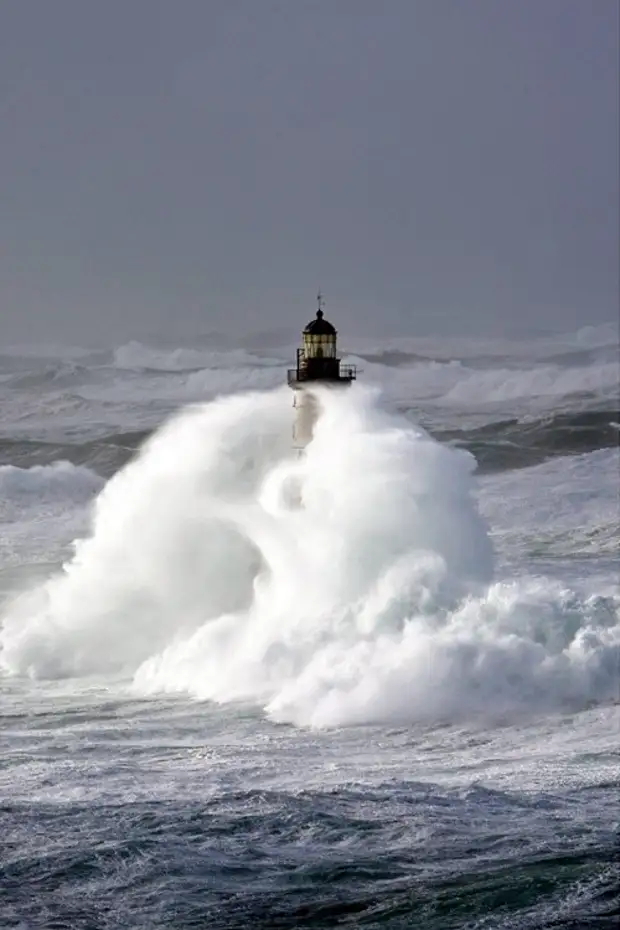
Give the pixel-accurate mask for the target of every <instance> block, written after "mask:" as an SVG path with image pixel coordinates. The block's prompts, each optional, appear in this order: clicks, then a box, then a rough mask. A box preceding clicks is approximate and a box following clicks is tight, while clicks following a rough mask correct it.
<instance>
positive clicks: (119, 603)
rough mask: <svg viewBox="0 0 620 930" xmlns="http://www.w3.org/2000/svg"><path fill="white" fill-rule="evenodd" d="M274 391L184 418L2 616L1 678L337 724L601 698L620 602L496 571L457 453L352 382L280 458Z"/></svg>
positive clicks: (617, 634) (118, 480)
mask: <svg viewBox="0 0 620 930" xmlns="http://www.w3.org/2000/svg"><path fill="white" fill-rule="evenodd" d="M289 403H290V398H289V397H288V396H287V394H286V393H285V392H284V391H275V392H268V393H262V394H249V395H238V396H233V397H228V398H224V399H220V400H218V401H215V402H212V403H210V404H207V405H201V406H197V407H195V408H192V409H190V410H188V411H185V412H184V413H182V414H181V415H180V416H178V417H176V418H174V419H173V420H172V421H170V422H169V423H168V424H166V425H165V426H164V427H163V428H162V429H161V430H159V431H158V432H157V433H155V434H154V435H153V436H152V437H151V438H150V440H149V441H148V442H147V443H146V445H145V447H144V449H143V450H142V452H141V453H140V455H139V456H138V457H137V458H136V459H135V460H134V461H132V462H131V463H130V464H129V465H128V466H126V467H125V468H124V469H123V470H121V471H120V472H118V473H117V474H116V475H115V476H114V477H113V478H112V479H111V480H110V481H109V482H108V484H107V485H106V487H105V488H104V489H103V491H102V492H101V494H100V495H99V497H98V498H97V500H96V504H95V512H94V517H93V526H92V533H91V535H90V536H89V537H88V538H85V539H83V540H80V541H79V542H77V543H76V545H75V553H74V556H73V558H72V559H71V560H70V561H69V562H68V563H67V564H66V565H65V567H64V569H63V571H62V572H61V573H60V574H59V575H57V576H54V577H52V578H51V579H50V580H49V581H48V582H47V583H46V584H44V585H43V586H41V587H38V588H36V589H35V590H33V591H30V592H27V593H25V594H24V595H22V596H21V597H19V598H18V599H17V600H16V601H14V602H13V603H12V604H11V605H9V607H8V609H7V610H6V612H5V615H4V617H3V620H2V631H1V633H0V645H1V651H0V663H1V665H2V667H3V668H4V669H5V671H6V672H8V673H12V674H29V675H32V676H36V677H57V676H83V675H88V674H92V673H98V674H102V673H103V674H108V673H111V672H114V673H118V672H121V673H124V674H126V675H128V676H130V678H131V681H132V688H134V689H136V690H138V691H141V692H143V693H145V692H146V693H155V692H161V691H164V692H170V693H172V692H179V693H182V692H185V693H189V694H192V695H195V696H197V697H199V698H202V699H210V700H213V701H219V702H222V701H231V700H246V701H252V702H255V703H257V704H260V705H261V706H263V707H265V708H266V711H267V713H269V714H270V715H271V716H273V717H274V718H275V719H278V720H285V721H291V722H294V723H297V724H302V725H313V726H326V725H344V724H350V723H357V722H361V721H368V720H385V719H389V720H393V719H399V720H401V719H407V720H410V719H428V718H430V719H440V718H445V717H449V718H454V717H459V716H462V715H469V714H479V713H488V712H489V710H490V709H492V711H493V712H494V713H499V714H512V713H521V712H524V711H526V710H532V709H534V710H536V709H541V708H549V707H551V708H553V707H564V706H566V704H567V703H569V704H570V703H571V702H572V703H577V705H580V704H582V703H584V702H586V703H587V702H590V701H605V700H609V699H612V698H613V697H614V696H615V693H616V689H617V682H616V669H617V662H618V656H619V649H620V624H619V623H618V604H617V602H616V600H615V599H614V598H612V597H606V598H603V597H592V596H590V597H586V596H582V595H579V593H577V592H575V591H571V590H568V589H567V588H566V587H562V586H559V585H553V584H551V583H550V582H548V581H541V580H530V581H511V582H507V581H502V579H498V578H495V577H494V569H493V554H492V549H491V544H490V541H489V535H488V532H487V528H486V526H485V524H484V522H483V520H482V518H481V516H480V515H479V513H478V510H477V507H476V504H475V500H474V497H473V494H472V491H473V478H472V471H473V468H474V464H475V463H474V460H473V458H472V457H471V456H470V455H469V454H468V453H467V452H464V451H459V450H454V449H451V448H450V447H448V446H445V445H442V444H439V443H437V442H436V441H435V440H433V439H432V438H431V437H430V436H429V435H428V434H427V433H426V432H425V431H424V430H422V429H420V428H418V427H416V426H414V425H412V424H411V423H410V422H409V421H407V420H406V419H405V418H403V417H401V416H399V415H397V414H393V413H388V412H387V411H386V410H384V409H383V407H382V405H381V403H380V402H379V400H378V397H377V394H376V392H374V391H371V390H369V389H362V388H360V387H359V386H358V387H356V388H355V389H353V390H351V391H350V392H345V393H343V394H336V395H332V394H330V393H329V392H327V393H326V394H325V395H324V396H322V404H323V407H322V414H321V417H320V419H319V422H318V425H317V429H316V434H315V438H314V440H313V441H312V443H311V444H310V446H309V447H308V449H307V453H306V455H305V456H304V457H302V458H299V459H298V458H295V457H293V455H292V454H291V450H290V407H289Z"/></svg>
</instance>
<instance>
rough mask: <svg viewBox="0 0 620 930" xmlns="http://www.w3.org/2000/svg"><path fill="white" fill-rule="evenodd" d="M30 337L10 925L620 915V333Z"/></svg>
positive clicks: (5, 680)
mask: <svg viewBox="0 0 620 930" xmlns="http://www.w3.org/2000/svg"><path fill="white" fill-rule="evenodd" d="M294 348H295V347H294V346H287V345H275V344H268V340H264V339H263V340H257V341H256V343H255V344H254V345H246V346H245V347H234V346H231V345H227V344H225V343H224V342H223V341H220V342H218V341H217V340H215V339H214V338H211V339H205V340H204V341H203V343H201V342H200V341H197V342H196V343H195V344H194V345H193V346H192V347H173V348H170V347H166V346H162V345H159V346H148V345H142V344H139V343H129V344H127V345H124V346H120V347H116V348H113V349H98V350H96V351H95V350H89V349H83V348H78V347H69V348H68V347H58V346H56V347H55V346H46V347H41V346H34V347H33V346H14V347H10V348H5V349H3V350H2V351H1V352H0V411H1V413H0V689H1V691H0V702H1V704H0V709H1V729H0V741H1V749H2V754H1V756H0V760H1V764H0V825H1V829H0V927H2V928H10V927H16V928H17V927H18V928H23V930H26V928H28V930H29V928H33V930H34V928H50V930H51V928H54V930H61V928H67V930H69V928H70V930H87V928H88V930H99V928H101V930H103V928H105V930H108V928H132V930H133V928H143V930H155V928H175V930H176V928H179V930H180V928H190V927H192V928H203V927H204V928H210V930H216V928H222V930H223V928H265V930H267V928H297V927H299V928H331V927H340V926H344V927H363V928H374V927H376V928H379V927H385V928H405V927H415V928H418V927H419V928H429V930H430V928H457V927H458V928H531V930H542V928H560V927H561V928H575V930H576V928H582V927H583V928H585V927H592V928H594V927H596V928H600V927H609V928H611V927H616V926H617V922H618V919H619V916H620V894H619V891H618V888H619V874H618V864H617V863H618V852H619V849H618V840H619V833H618V827H619V822H620V814H619V811H620V804H619V797H620V794H619V787H620V616H619V608H620V591H619V587H618V581H619V576H618V569H619V563H618V552H617V543H618V525H619V523H618V520H619V516H620V513H619V497H618V475H619V467H620V456H619V451H618V423H619V414H618V387H619V363H618V336H617V331H615V329H614V327H598V328H586V329H583V330H581V331H580V332H578V333H573V334H567V335H565V336H562V337H554V338H549V339H538V340H534V341H532V340H531V341H523V342H519V343H516V342H512V343H510V342H506V341H501V342H500V341H491V340H487V341H485V342H481V341H479V340H478V341H473V340H470V341H466V340H451V341H450V340H441V341H438V340H430V339H427V340H421V339H405V340H395V339H394V340H383V341H382V342H381V341H378V340H375V341H372V342H371V341H369V340H361V339H358V340H355V339H353V340H351V341H350V342H349V343H348V344H347V346H346V347H345V348H346V350H347V354H346V361H347V362H352V363H356V364H358V366H359V367H360V368H361V369H363V371H362V373H361V374H360V378H359V381H358V383H357V384H355V385H354V386H353V387H352V388H351V389H350V390H347V391H344V392H329V391H328V392H325V393H323V392H319V403H320V408H321V415H320V419H319V422H318V425H317V429H316V433H315V437H314V440H313V442H312V443H311V445H310V446H309V447H308V449H307V452H306V454H305V455H304V456H302V457H301V458H299V457H296V456H295V455H294V454H293V452H292V448H291V430H292V416H293V411H292V405H291V395H290V392H289V391H288V390H287V388H286V387H285V386H283V381H284V378H285V370H286V367H287V366H288V365H289V364H290V360H291V359H292V358H294Z"/></svg>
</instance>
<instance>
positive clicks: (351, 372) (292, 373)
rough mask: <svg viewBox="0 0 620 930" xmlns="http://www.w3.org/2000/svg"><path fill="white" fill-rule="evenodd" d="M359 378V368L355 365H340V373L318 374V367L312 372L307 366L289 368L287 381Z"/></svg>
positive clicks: (350, 379) (349, 379) (291, 382)
mask: <svg viewBox="0 0 620 930" xmlns="http://www.w3.org/2000/svg"><path fill="white" fill-rule="evenodd" d="M356 378H357V368H356V366H355V365H340V366H339V368H338V375H337V376H336V375H329V374H326V375H322V374H318V373H317V371H316V369H315V370H312V371H311V372H309V371H308V369H307V368H305V367H304V368H301V367H300V368H289V369H288V372H287V381H288V383H289V384H293V383H294V382H297V381H355V379H356Z"/></svg>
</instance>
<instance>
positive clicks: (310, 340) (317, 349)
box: [288, 292, 356, 451]
mask: <svg viewBox="0 0 620 930" xmlns="http://www.w3.org/2000/svg"><path fill="white" fill-rule="evenodd" d="M317 302H318V309H317V311H316V317H315V319H314V320H311V321H310V322H309V323H308V325H307V326H306V328H305V329H304V331H303V333H302V345H301V347H300V348H299V349H297V365H296V367H295V368H289V371H288V383H289V387H291V388H292V389H293V407H294V408H295V423H294V427H293V445H294V446H295V448H296V449H297V450H299V451H301V450H303V449H304V448H305V447H306V446H307V445H308V443H309V442H310V440H311V439H312V434H313V431H314V424H315V422H316V419H317V415H318V406H317V398H316V394H315V392H314V391H313V388H316V387H329V388H333V387H349V385H350V384H351V383H352V382H353V381H354V380H355V378H356V370H355V365H341V364H340V359H339V358H338V348H337V344H336V340H337V336H338V333H337V331H336V329H335V327H334V326H333V325H332V324H331V323H330V322H329V321H328V320H326V319H325V316H324V314H323V298H322V296H321V293H320V292H319V294H318V296H317Z"/></svg>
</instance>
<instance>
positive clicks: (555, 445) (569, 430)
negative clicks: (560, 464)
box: [434, 409, 619, 472]
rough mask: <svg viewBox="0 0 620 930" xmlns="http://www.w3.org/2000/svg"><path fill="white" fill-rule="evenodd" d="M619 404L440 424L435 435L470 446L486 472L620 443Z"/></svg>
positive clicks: (469, 449)
mask: <svg viewBox="0 0 620 930" xmlns="http://www.w3.org/2000/svg"><path fill="white" fill-rule="evenodd" d="M618 422H619V414H618V411H617V410H610V409H607V410H605V409H604V410H585V411H570V412H566V413H556V414H551V415H548V416H542V417H538V418H532V419H529V418H528V419H525V420H519V419H511V420H500V421H499V422H495V423H488V424H485V425H484V426H480V427H476V428H473V429H463V430H458V429H449V430H435V431H434V435H435V438H436V439H439V440H440V441H443V442H449V443H451V444H453V445H456V446H460V447H462V448H465V449H467V450H468V451H469V452H471V453H472V454H473V455H474V456H475V458H476V460H477V462H478V468H479V470H480V471H482V472H491V471H504V470H508V469H514V468H525V467H528V466H530V465H537V464H538V463H540V462H544V461H546V460H547V459H550V458H553V457H555V456H559V455H579V454H582V453H584V452H593V451H595V450H596V449H609V448H612V447H614V446H617V445H618V438H619V431H618Z"/></svg>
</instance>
